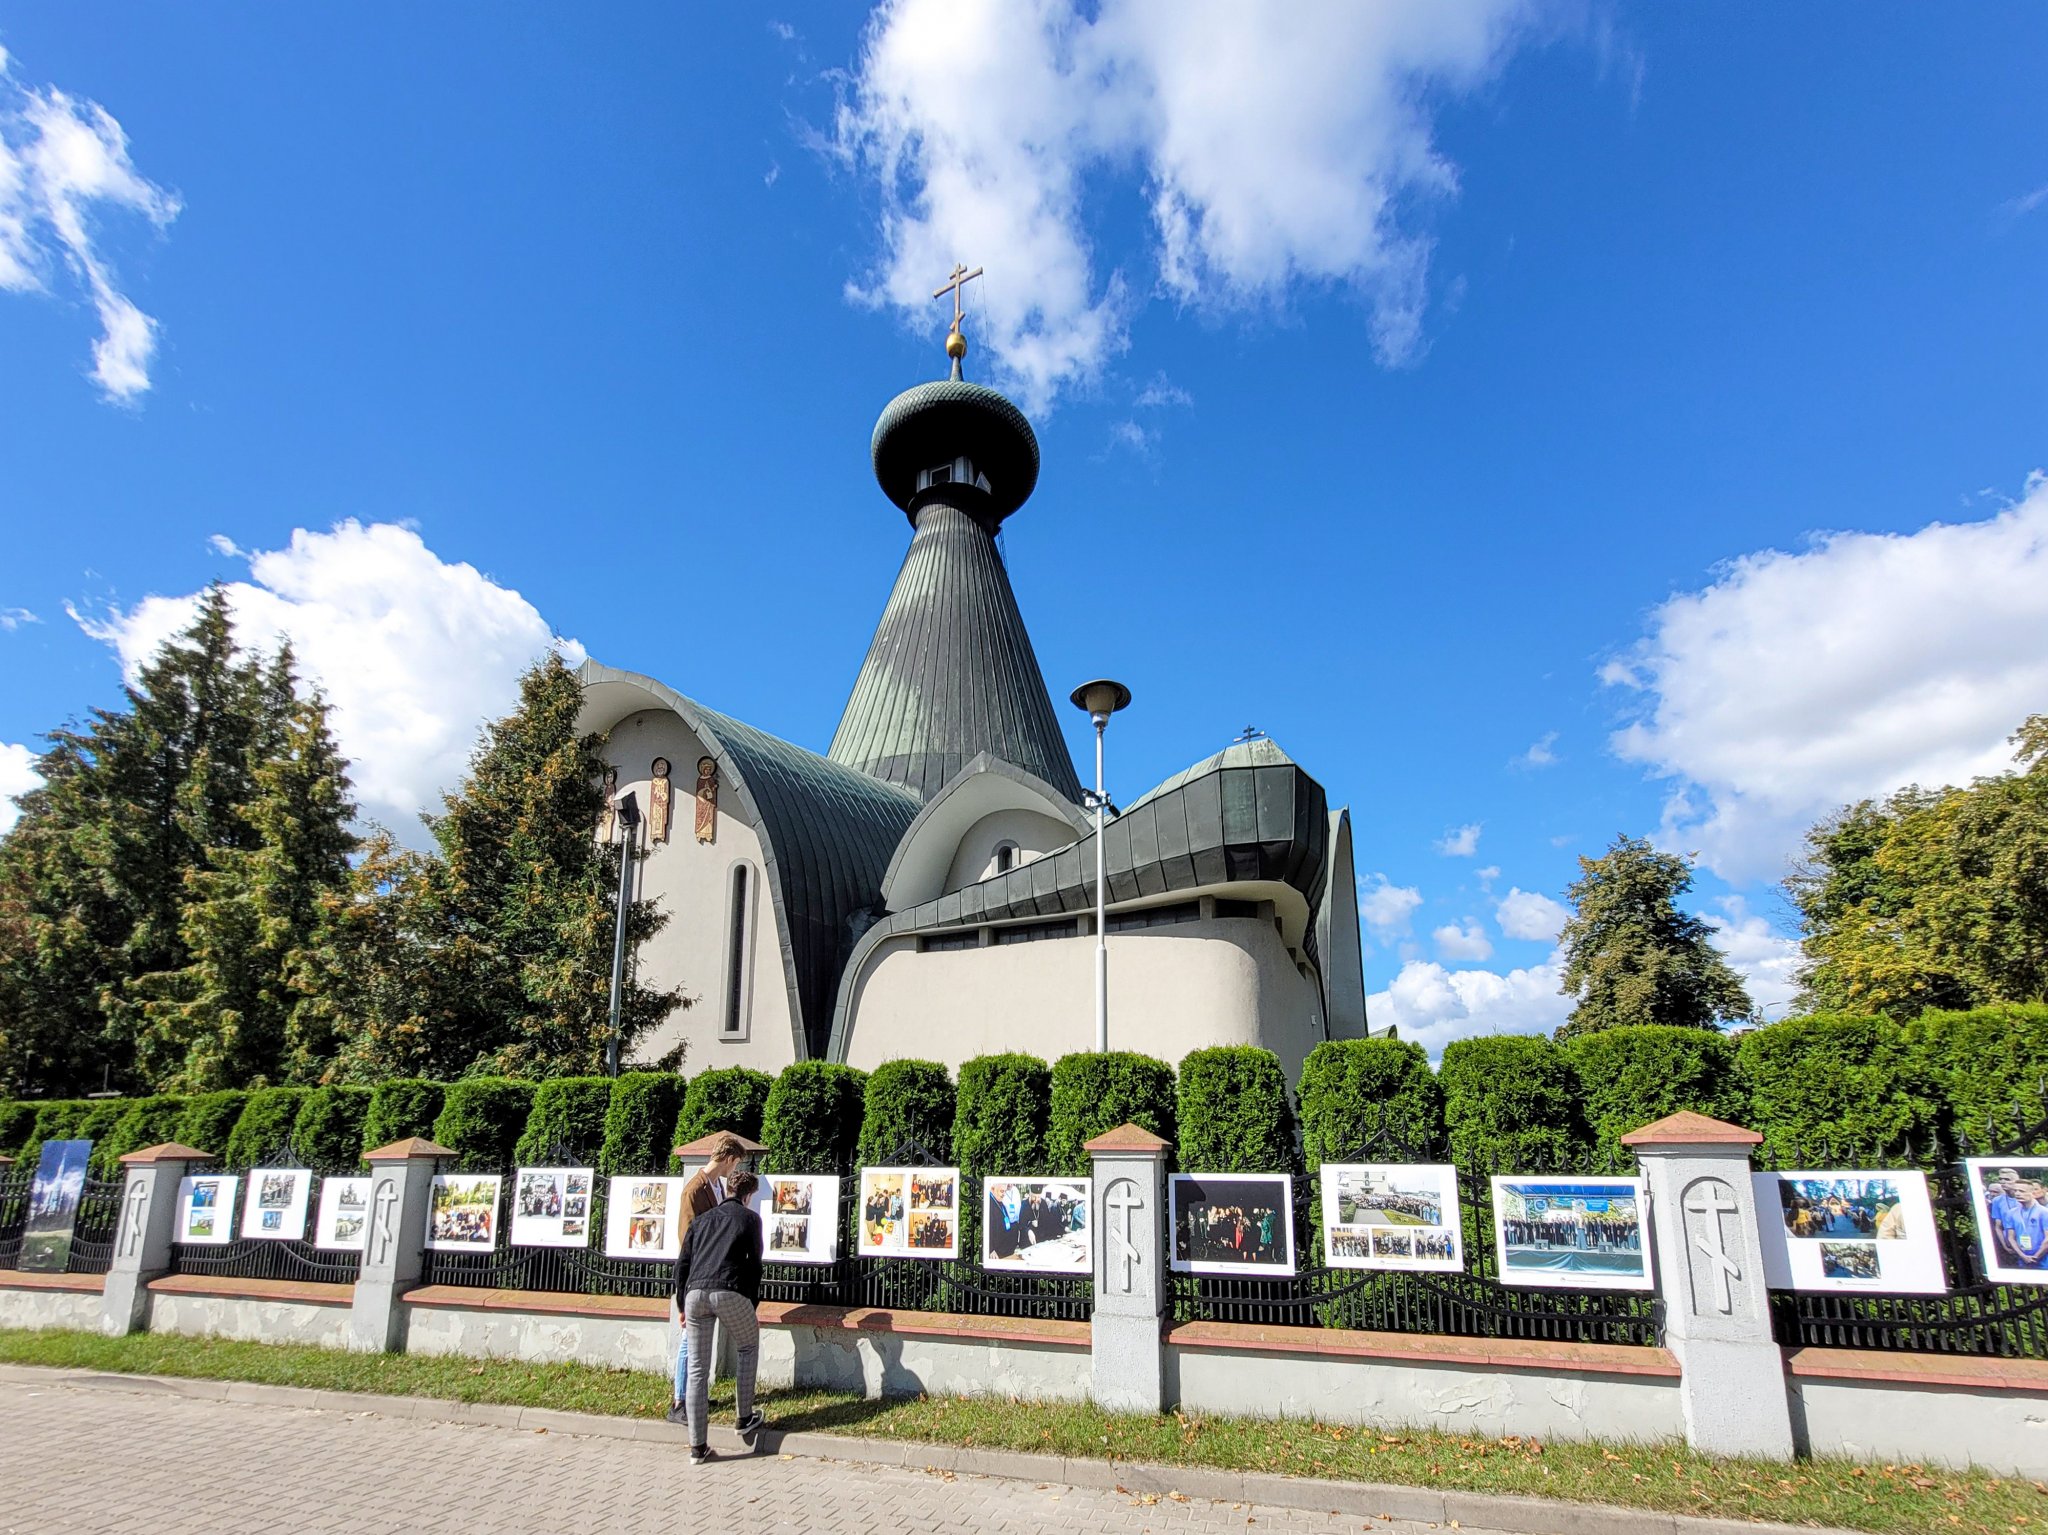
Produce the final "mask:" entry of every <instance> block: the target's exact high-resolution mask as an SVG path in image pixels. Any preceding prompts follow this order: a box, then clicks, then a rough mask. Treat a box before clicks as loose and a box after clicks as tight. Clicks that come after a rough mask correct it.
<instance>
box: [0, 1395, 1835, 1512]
mask: <svg viewBox="0 0 2048 1535" xmlns="http://www.w3.org/2000/svg"><path fill="white" fill-rule="evenodd" d="M0 1382H12V1383H14V1384H18V1385H25V1386H44V1387H48V1386H64V1387H70V1388H73V1389H79V1390H101V1391H134V1392H142V1393H146V1394H148V1395H152V1396H175V1397H183V1398H186V1399H188V1400H191V1401H197V1402H237V1403H243V1404H246V1405H250V1406H265V1407H293V1408H299V1409H302V1410H311V1411H319V1412H367V1413H376V1414H378V1415H379V1416H382V1417H386V1418H403V1419H410V1420H413V1421H415V1422H422V1423H446V1424H454V1425H459V1426H463V1427H474V1428H512V1429H524V1430H526V1431H528V1432H530V1433H551V1434H581V1435H586V1436H589V1437H591V1438H596V1439H640V1440H649V1441H652V1442H655V1443H664V1444H673V1445H676V1446H678V1447H681V1446H683V1445H685V1444H687V1443H688V1442H689V1435H688V1433H687V1431H686V1430H684V1429H683V1428H681V1427H680V1426H678V1425H676V1424H673V1423H669V1422H666V1421H664V1420H658V1419H648V1418H615V1417H606V1416H603V1415H601V1414H596V1413H582V1412H561V1411H559V1410H557V1409H555V1408H552V1407H503V1406H494V1405H491V1404H489V1403H464V1402H446V1401H437V1400H434V1399H432V1398H421V1397H407V1396H379V1395H376V1394H374V1393H372V1392H363V1391H315V1390H311V1389H309V1388H306V1387H302V1386H259V1385H254V1384H252V1383H250V1382H247V1381H222V1380H197V1379H192V1378H189V1377H185V1376H178V1375H115V1374H110V1373H107V1372H104V1371H99V1370H62V1369H51V1368H48V1367H45V1366H42V1365H13V1364H0ZM711 1442H712V1444H713V1446H714V1447H715V1448H717V1449H719V1450H721V1451H724V1452H726V1453H737V1452H743V1451H744V1450H745V1448H746V1447H745V1445H744V1444H743V1443H742V1442H741V1440H740V1437H739V1435H738V1434H736V1433H734V1432H733V1431H732V1430H731V1429H727V1428H713V1429H712V1431H711ZM759 1453H761V1454H763V1455H801V1456H803V1457H804V1458H805V1459H807V1460H839V1461H857V1462H862V1463H865V1464H867V1465H875V1466H901V1467H905V1468H907V1469H910V1470H923V1471H933V1472H951V1473H953V1474H954V1475H956V1476H993V1477H1004V1478H1008V1479H1010V1480H1012V1481H1025V1482H1040V1483H1051V1484H1054V1485H1057V1486H1065V1487H1085V1488H1090V1489H1094V1490H1099V1491H1108V1492H1126V1493H1130V1494H1133V1495H1135V1496H1147V1495H1153V1496H1158V1497H1170V1496H1173V1495H1174V1494H1178V1495H1180V1496H1181V1497H1184V1498H1193V1499H1197V1500H1200V1501H1205V1502H1215V1503H1257V1504H1263V1505H1265V1506H1266V1507H1268V1508H1290V1509H1301V1510H1304V1511H1306V1512H1312V1513H1328V1514H1343V1515H1352V1516H1355V1517H1357V1518H1360V1519H1376V1518H1381V1517H1385V1518H1389V1519H1410V1520H1416V1521H1419V1522H1422V1523H1425V1524H1428V1523H1434V1524H1441V1525H1449V1524H1451V1523H1452V1521H1454V1520H1455V1521H1456V1522H1457V1523H1458V1524H1459V1525H1461V1526H1463V1527H1464V1528H1466V1529H1476V1530H1513V1531H1516V1532H1518V1535H1855V1532H1853V1531H1848V1530H1840V1529H1822V1528H1819V1527H1817V1526H1814V1525H1789V1524H1760V1523H1752V1522H1751V1521H1749V1520H1746V1519H1703V1518H1699V1517H1696V1516H1694V1515H1690V1514H1666V1513H1659V1512H1657V1511H1655V1510H1653V1509H1636V1508H1617V1507H1614V1506H1612V1505H1608V1504H1600V1503H1566V1502H1562V1501H1559V1500H1556V1499H1552V1498H1522V1497H1512V1496H1506V1495H1501V1494H1493V1493H1477V1492H1438V1491H1434V1490H1432V1489H1430V1488H1427V1487H1401V1486H1392V1485H1382V1484H1380V1483H1377V1482H1327V1481H1317V1480H1315V1479H1313V1478H1309V1477H1297V1476H1273V1475H1269V1474H1267V1473H1265V1472H1261V1471H1220V1470H1215V1469H1212V1468H1210V1467H1206V1466H1168V1465H1160V1464H1156V1463H1153V1462H1149V1461H1108V1460H1095V1459H1074V1460H1069V1459H1066V1458H1064V1457H1062V1456H1058V1455H1030V1454H1025V1453H1022V1452H1020V1451H1015V1450H979V1449H963V1448H961V1447H959V1446H957V1445H947V1444H926V1443H922V1442H920V1441H917V1440H909V1439H862V1438H858V1437H856V1436H854V1435H851V1434H814V1433H802V1432H789V1433H784V1432H780V1431H778V1430H775V1429H769V1430H767V1431H765V1432H764V1433H763V1434H762V1435H761V1443H760V1448H759Z"/></svg>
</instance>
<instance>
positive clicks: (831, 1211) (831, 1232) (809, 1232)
mask: <svg viewBox="0 0 2048 1535" xmlns="http://www.w3.org/2000/svg"><path fill="white" fill-rule="evenodd" d="M752 1202H753V1207H754V1213H755V1214H757V1215H759V1216H760V1217H761V1246H762V1249H763V1252H764V1256H765V1257H766V1258H767V1261H768V1262H770V1263H836V1262H837V1261H838V1260H839V1179H838V1178H837V1177H836V1176H831V1175H827V1174H823V1173H790V1174H784V1175H781V1176H768V1175H763V1177H762V1179H761V1186H760V1187H759V1188H757V1189H756V1190H754V1198H753V1201H752Z"/></svg>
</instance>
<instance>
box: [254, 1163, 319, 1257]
mask: <svg viewBox="0 0 2048 1535" xmlns="http://www.w3.org/2000/svg"><path fill="white" fill-rule="evenodd" d="M312 1194H313V1175H312V1174H311V1173H309V1172H307V1171H306V1169H305V1168H303V1167H252V1168H250V1169H249V1197H248V1199H247V1200H246V1201H245V1202H244V1205H243V1209H242V1235H243V1236H245V1237H257V1238H260V1239H261V1240H263V1241H266V1242H296V1241H297V1240H298V1239H299V1238H300V1237H302V1236H304V1235H305V1234H306V1206H307V1205H308V1204H309V1203H310V1202H311V1199H312Z"/></svg>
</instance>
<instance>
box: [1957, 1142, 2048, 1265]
mask: <svg viewBox="0 0 2048 1535" xmlns="http://www.w3.org/2000/svg"><path fill="white" fill-rule="evenodd" d="M1964 1166H1965V1169H1966V1175H1967V1177H1968V1178H1969V1184H1970V1204H1971V1207H1972V1209H1973V1211H1974V1213H1975V1215H1976V1218H1977V1242H1978V1248H1979V1251H1980V1252H1981V1253H1982V1254H1983V1257H1984V1272H1985V1274H1986V1275H1987V1276H1988V1277H1990V1278H1992V1279H1998V1280H2004V1281H2005V1282H2007V1283H2009V1284H2048V1163H2041V1162H2022V1161H2018V1160H2015V1159H2013V1158H2010V1157H2006V1158H1987V1157H1975V1158H1972V1159H1971V1160H1970V1161H1968V1162H1967V1163H1965V1164H1964Z"/></svg>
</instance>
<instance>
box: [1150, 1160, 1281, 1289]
mask: <svg viewBox="0 0 2048 1535" xmlns="http://www.w3.org/2000/svg"><path fill="white" fill-rule="evenodd" d="M1292 1186H1293V1180H1292V1179H1290V1178H1288V1177H1287V1175H1286V1174H1285V1173H1240V1174H1236V1175H1234V1176H1219V1177H1211V1176H1209V1175H1207V1174H1195V1173H1175V1174H1174V1175H1173V1178H1172V1180H1171V1182H1170V1184H1169V1185H1168V1195H1169V1198H1170V1201H1171V1209H1172V1220H1173V1267H1174V1269H1175V1271H1176V1272H1179V1273H1183V1274H1267V1275H1275V1276H1277V1275H1286V1274H1292V1273H1293V1272H1294V1209H1293V1197H1292Z"/></svg>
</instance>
